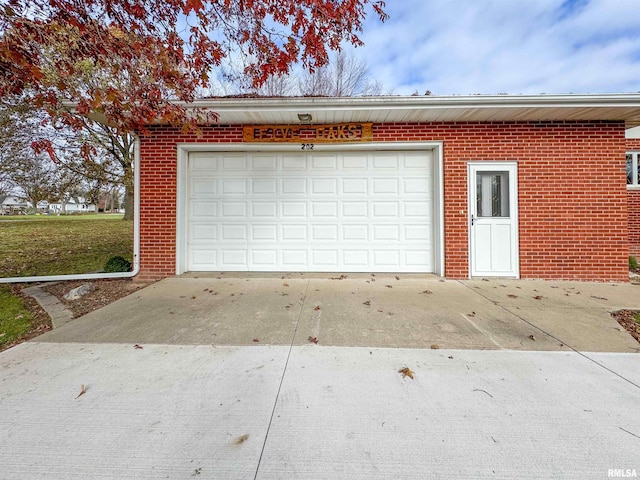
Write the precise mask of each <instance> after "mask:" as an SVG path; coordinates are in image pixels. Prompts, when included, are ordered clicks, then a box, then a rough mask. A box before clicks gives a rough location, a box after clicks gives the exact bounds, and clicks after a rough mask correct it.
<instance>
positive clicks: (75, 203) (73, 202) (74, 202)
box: [49, 197, 97, 214]
mask: <svg viewBox="0 0 640 480" xmlns="http://www.w3.org/2000/svg"><path fill="white" fill-rule="evenodd" d="M63 207H64V208H63ZM96 211H97V209H96V206H95V204H93V203H89V202H88V201H87V199H85V198H84V197H71V198H69V199H68V200H67V201H66V202H65V203H64V205H63V204H62V203H61V202H53V203H50V204H49V213H55V214H59V213H90V212H96Z"/></svg>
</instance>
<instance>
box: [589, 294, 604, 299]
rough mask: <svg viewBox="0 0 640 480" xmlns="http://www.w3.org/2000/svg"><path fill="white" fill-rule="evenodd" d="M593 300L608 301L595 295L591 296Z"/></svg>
mask: <svg viewBox="0 0 640 480" xmlns="http://www.w3.org/2000/svg"><path fill="white" fill-rule="evenodd" d="M591 298H595V299H596V300H607V299H606V298H604V297H596V296H595V295H591Z"/></svg>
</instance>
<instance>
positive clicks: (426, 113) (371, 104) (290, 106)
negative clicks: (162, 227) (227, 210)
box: [67, 93, 640, 129]
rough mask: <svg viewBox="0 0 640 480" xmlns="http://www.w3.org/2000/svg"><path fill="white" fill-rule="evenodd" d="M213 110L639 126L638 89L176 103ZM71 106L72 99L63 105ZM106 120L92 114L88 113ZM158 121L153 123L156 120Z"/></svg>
mask: <svg viewBox="0 0 640 480" xmlns="http://www.w3.org/2000/svg"><path fill="white" fill-rule="evenodd" d="M182 105H185V106H187V107H192V108H201V109H205V110H209V111H211V112H215V113H216V114H218V123H219V124H221V125H261V124H262V125H265V124H266V125H270V124H296V123H300V119H299V117H298V115H302V114H309V115H311V119H312V120H311V122H312V123H315V124H318V123H355V122H357V123H361V122H372V123H426V122H525V121H538V122H540V121H595V120H608V121H622V122H624V123H625V128H627V129H628V128H633V127H637V126H640V93H619V94H597V95H596V94H587V95H574V94H570V95H464V96H463V95H460V96H457V95H456V96H446V97H445V96H443V97H436V96H409V97H406V96H376V97H215V98H207V99H201V100H196V101H194V102H192V103H188V104H185V103H182ZM67 106H68V107H69V108H73V106H74V105H73V104H68V105H67ZM89 117H90V118H92V119H93V120H96V121H98V122H101V123H108V122H107V121H106V119H105V118H104V117H103V116H102V115H101V114H98V113H93V114H90V115H89ZM159 123H160V122H158V124H159Z"/></svg>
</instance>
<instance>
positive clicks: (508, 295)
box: [507, 293, 518, 298]
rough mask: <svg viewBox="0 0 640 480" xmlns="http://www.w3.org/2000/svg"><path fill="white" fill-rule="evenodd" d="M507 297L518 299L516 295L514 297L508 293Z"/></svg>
mask: <svg viewBox="0 0 640 480" xmlns="http://www.w3.org/2000/svg"><path fill="white" fill-rule="evenodd" d="M507 297H509V298H518V295H514V294H513V293H510V294H509V295H507Z"/></svg>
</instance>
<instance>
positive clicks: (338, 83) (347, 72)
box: [298, 51, 382, 97]
mask: <svg viewBox="0 0 640 480" xmlns="http://www.w3.org/2000/svg"><path fill="white" fill-rule="evenodd" d="M298 88H299V90H300V93H301V94H302V95H303V96H327V97H356V96H362V95H380V94H381V93H382V84H381V83H380V82H379V81H374V80H371V79H370V78H369V73H368V69H367V66H366V64H365V63H364V62H363V61H362V60H360V59H358V58H356V57H355V56H353V55H352V54H347V53H345V52H344V51H339V52H337V53H336V54H335V55H334V56H333V58H332V59H331V60H330V61H329V63H328V64H327V65H325V66H323V67H321V68H319V69H317V70H315V71H314V72H313V73H309V72H306V73H303V74H302V76H301V77H300V80H299V82H298Z"/></svg>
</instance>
